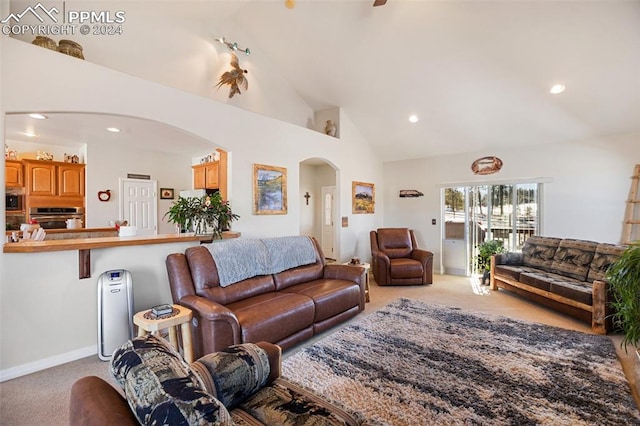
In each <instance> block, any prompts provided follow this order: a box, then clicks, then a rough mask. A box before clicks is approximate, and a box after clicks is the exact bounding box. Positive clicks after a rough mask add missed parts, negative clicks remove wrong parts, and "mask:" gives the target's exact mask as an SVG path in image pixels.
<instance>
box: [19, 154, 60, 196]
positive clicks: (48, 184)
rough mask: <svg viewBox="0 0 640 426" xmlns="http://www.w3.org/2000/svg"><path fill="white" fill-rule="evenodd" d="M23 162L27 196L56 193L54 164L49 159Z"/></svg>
mask: <svg viewBox="0 0 640 426" xmlns="http://www.w3.org/2000/svg"><path fill="white" fill-rule="evenodd" d="M23 161H24V163H25V175H26V180H27V188H26V191H27V195H28V196H55V195H57V193H56V183H57V182H56V166H55V164H54V163H53V162H51V161H37V160H36V161H27V160H23Z"/></svg>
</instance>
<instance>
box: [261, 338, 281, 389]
mask: <svg viewBox="0 0 640 426" xmlns="http://www.w3.org/2000/svg"><path fill="white" fill-rule="evenodd" d="M256 345H257V346H260V347H261V348H262V349H263V350H264V351H265V352H266V353H267V356H268V357H269V368H270V369H271V371H270V373H269V377H268V378H267V383H271V382H273V381H274V380H275V379H277V378H278V377H280V375H281V374H282V348H281V347H280V346H278V345H274V344H273V343H269V342H258V343H256Z"/></svg>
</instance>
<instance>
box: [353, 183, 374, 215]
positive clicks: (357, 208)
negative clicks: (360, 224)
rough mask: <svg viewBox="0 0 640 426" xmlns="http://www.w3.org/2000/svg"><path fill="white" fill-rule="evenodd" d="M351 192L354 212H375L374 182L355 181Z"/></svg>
mask: <svg viewBox="0 0 640 426" xmlns="http://www.w3.org/2000/svg"><path fill="white" fill-rule="evenodd" d="M351 194H352V195H351V202H352V206H353V208H352V212H353V213H354V214H359V213H360V214H368V213H375V204H376V188H375V186H374V184H372V183H365V182H355V181H354V182H353V184H352V191H351Z"/></svg>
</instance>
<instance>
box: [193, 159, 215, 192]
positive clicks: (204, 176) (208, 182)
mask: <svg viewBox="0 0 640 426" xmlns="http://www.w3.org/2000/svg"><path fill="white" fill-rule="evenodd" d="M192 167H193V188H194V189H218V188H219V185H220V179H219V175H218V172H219V168H220V166H219V164H218V161H212V162H210V163H203V164H198V165H195V166H192Z"/></svg>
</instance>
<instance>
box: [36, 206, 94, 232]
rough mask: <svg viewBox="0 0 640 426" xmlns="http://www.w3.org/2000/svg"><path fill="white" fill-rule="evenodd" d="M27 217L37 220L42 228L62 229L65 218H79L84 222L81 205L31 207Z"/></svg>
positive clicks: (65, 224) (64, 225)
mask: <svg viewBox="0 0 640 426" xmlns="http://www.w3.org/2000/svg"><path fill="white" fill-rule="evenodd" d="M29 219H31V220H36V221H38V224H39V225H40V226H41V227H42V228H44V229H64V228H66V227H67V219H80V220H82V223H84V208H83V207H31V209H29Z"/></svg>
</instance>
